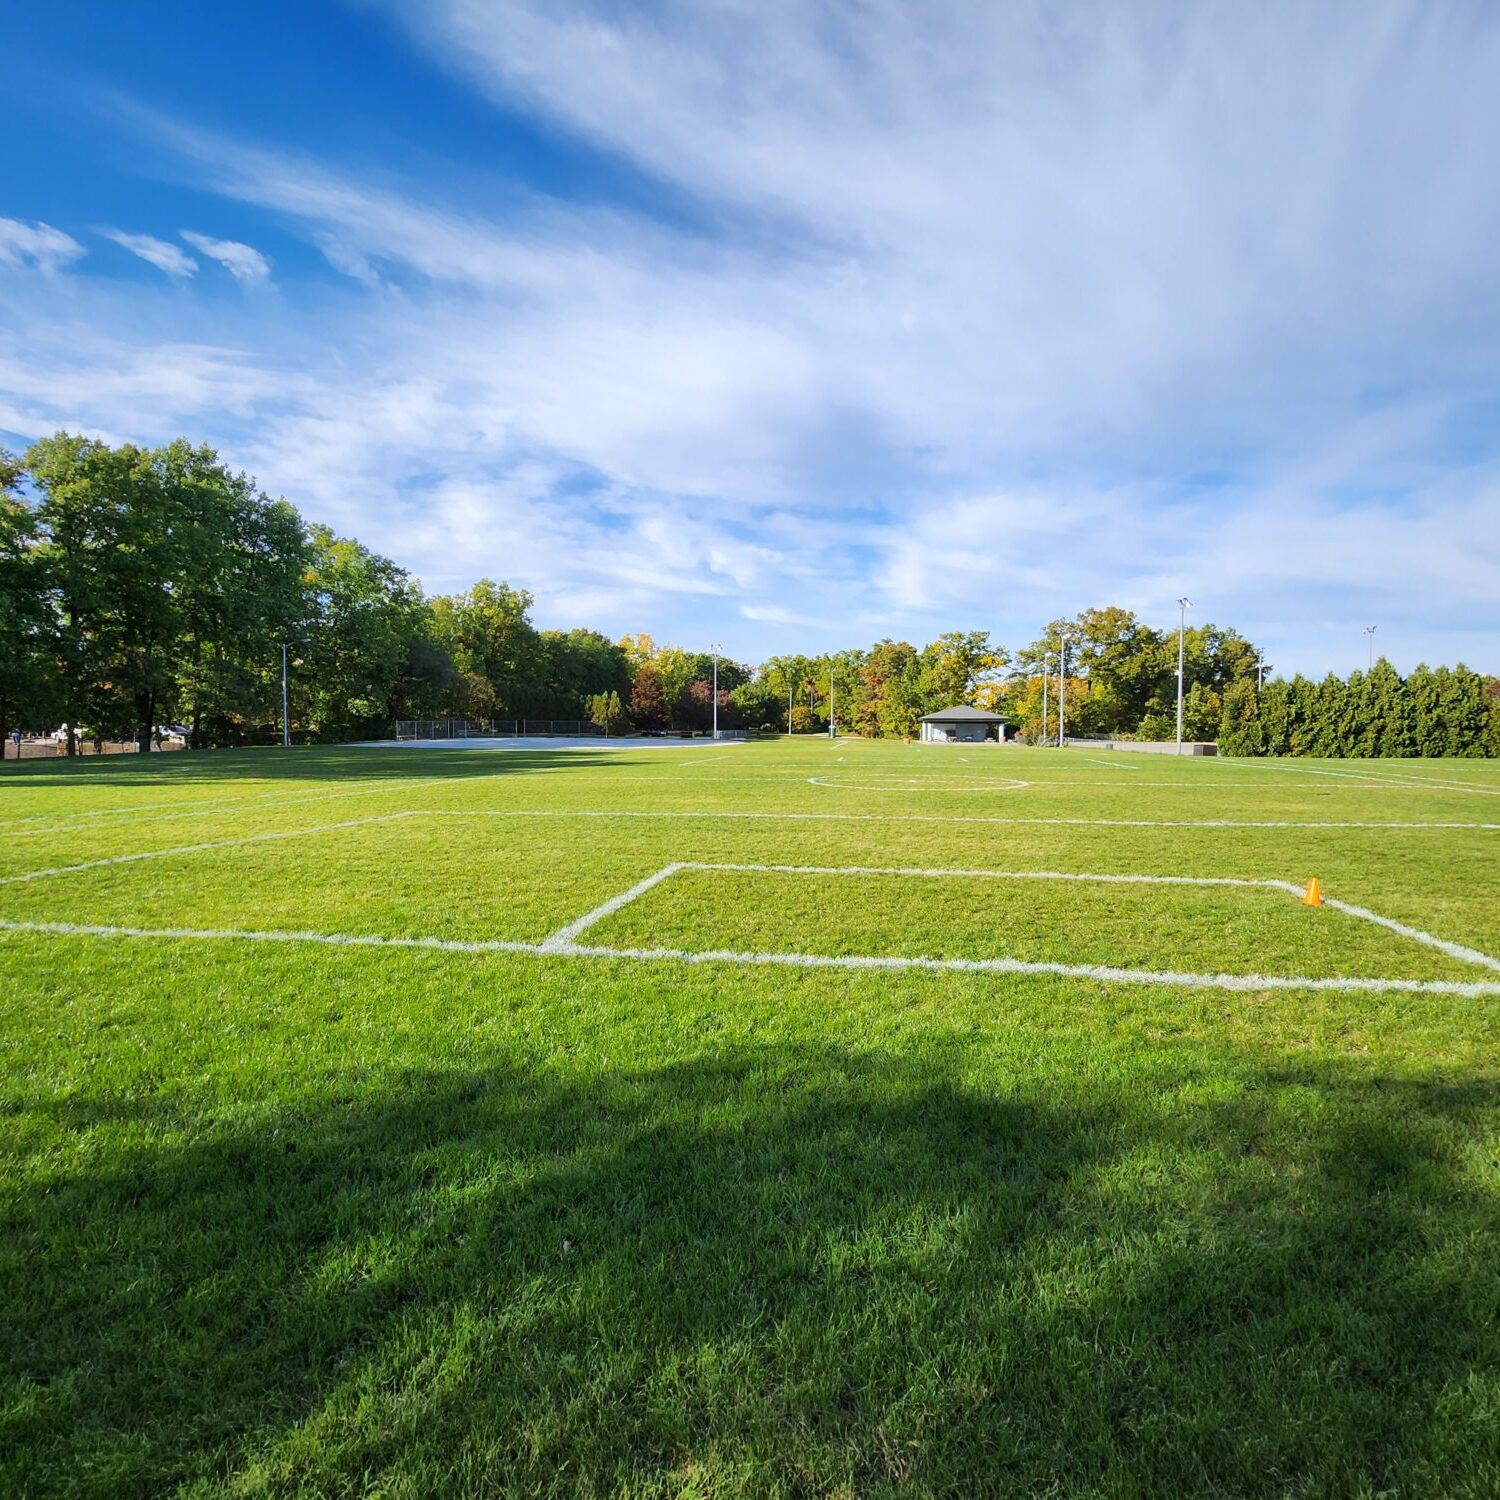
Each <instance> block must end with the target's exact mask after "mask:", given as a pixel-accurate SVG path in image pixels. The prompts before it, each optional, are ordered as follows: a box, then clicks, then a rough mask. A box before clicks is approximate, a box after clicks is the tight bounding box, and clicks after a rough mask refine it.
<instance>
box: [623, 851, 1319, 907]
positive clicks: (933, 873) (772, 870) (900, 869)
mask: <svg viewBox="0 0 1500 1500" xmlns="http://www.w3.org/2000/svg"><path fill="white" fill-rule="evenodd" d="M675 870H730V871H736V872H741V873H746V874H766V875H901V876H905V877H907V878H915V879H922V880H940V879H943V878H944V877H946V876H953V877H955V878H958V879H963V880H1076V881H1082V882H1084V883H1092V884H1099V885H1230V886H1240V887H1248V888H1255V887H1259V888H1261V889H1263V890H1271V891H1287V892H1290V893H1291V894H1292V895H1293V896H1300V895H1301V894H1302V887H1301V886H1300V885H1294V884H1293V883H1292V882H1291V881H1289V880H1242V879H1238V878H1236V877H1233V876H1228V875H1112V874H1099V875H1096V874H1090V873H1084V872H1078V871H1069V870H955V869H947V868H943V869H914V868H910V867H906V866H884V865H748V864H720V863H714V864H708V863H699V862H697V861H689V860H684V861H682V862H681V863H679V864H676V865H672V866H670V868H669V869H668V870H667V871H663V872H660V873H659V874H658V876H657V879H661V878H664V876H665V875H666V874H669V873H671V872H672V871H675ZM655 883H656V881H655V880H653V881H652V884H655ZM636 894H639V892H633V893H631V899H632V900H633V899H634V896H635V895H636ZM624 904H625V902H624V901H621V902H620V905H621V906H623V905H624ZM616 909H618V908H616ZM600 914H601V915H603V916H608V915H609V913H608V912H604V911H602V910H601V913H600Z"/></svg>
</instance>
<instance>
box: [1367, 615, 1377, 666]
mask: <svg viewBox="0 0 1500 1500" xmlns="http://www.w3.org/2000/svg"><path fill="white" fill-rule="evenodd" d="M1365 640H1366V642H1367V643H1368V644H1369V647H1370V651H1369V657H1370V659H1369V663H1368V664H1367V665H1366V667H1365V671H1367V672H1373V671H1374V670H1375V627H1374V626H1373V625H1366V626H1365Z"/></svg>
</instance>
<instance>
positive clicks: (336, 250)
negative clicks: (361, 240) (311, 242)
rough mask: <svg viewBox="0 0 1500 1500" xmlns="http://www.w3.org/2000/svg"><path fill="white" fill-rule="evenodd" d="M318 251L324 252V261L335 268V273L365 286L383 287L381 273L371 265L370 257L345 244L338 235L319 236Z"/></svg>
mask: <svg viewBox="0 0 1500 1500" xmlns="http://www.w3.org/2000/svg"><path fill="white" fill-rule="evenodd" d="M317 242H318V249H320V250H321V251H322V252H323V259H324V260H326V261H327V262H328V264H329V265H330V266H332V267H333V269H334V270H335V271H339V272H341V273H342V274H343V275H345V276H348V277H350V278H351V279H352V280H354V281H358V282H360V283H361V284H362V285H364V286H369V287H376V286H380V285H381V280H380V272H379V271H377V270H376V269H375V267H374V266H372V265H371V264H370V261H369V257H368V256H366V255H364V254H363V253H362V252H361V251H359V250H358V249H356V248H355V247H354V246H353V245H348V244H345V243H344V242H343V241H342V240H340V239H339V238H338V237H337V236H336V235H332V234H319V235H318V236H317Z"/></svg>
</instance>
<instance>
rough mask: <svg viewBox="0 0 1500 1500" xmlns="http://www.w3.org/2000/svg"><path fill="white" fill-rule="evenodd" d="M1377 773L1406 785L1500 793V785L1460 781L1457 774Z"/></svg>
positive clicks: (1494, 794)
mask: <svg viewBox="0 0 1500 1500" xmlns="http://www.w3.org/2000/svg"><path fill="white" fill-rule="evenodd" d="M1377 774H1378V775H1380V776H1382V777H1384V778H1385V779H1386V780H1388V781H1395V782H1399V783H1401V784H1402V785H1404V786H1431V787H1442V788H1443V789H1444V790H1453V791H1464V792H1485V793H1487V794H1488V795H1489V796H1491V797H1493V796H1497V795H1500V787H1496V786H1485V785H1483V784H1482V783H1480V782H1478V781H1460V780H1459V779H1458V778H1457V777H1456V776H1416V775H1413V774H1412V773H1411V772H1410V771H1380V772H1378V773H1377Z"/></svg>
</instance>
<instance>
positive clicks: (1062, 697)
mask: <svg viewBox="0 0 1500 1500" xmlns="http://www.w3.org/2000/svg"><path fill="white" fill-rule="evenodd" d="M1067 717H1068V638H1067V636H1065V635H1060V636H1058V638H1057V748H1058V749H1059V750H1061V749H1062V748H1063V736H1064V735H1065V734H1066V733H1067V729H1066V727H1065V726H1066V723H1067Z"/></svg>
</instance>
